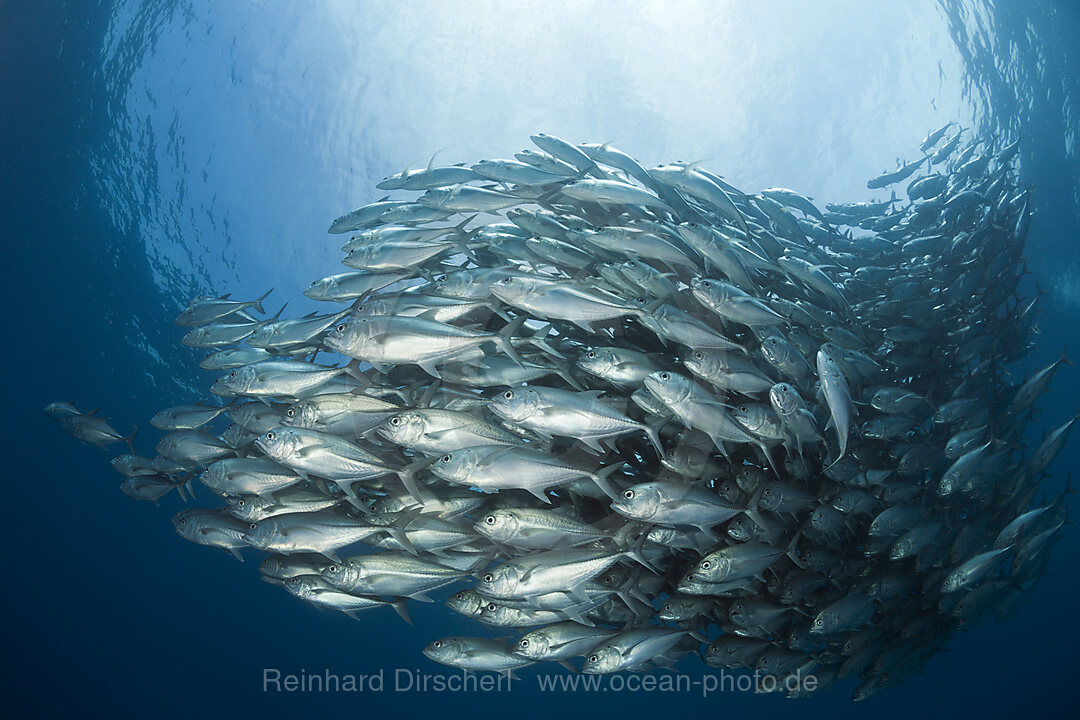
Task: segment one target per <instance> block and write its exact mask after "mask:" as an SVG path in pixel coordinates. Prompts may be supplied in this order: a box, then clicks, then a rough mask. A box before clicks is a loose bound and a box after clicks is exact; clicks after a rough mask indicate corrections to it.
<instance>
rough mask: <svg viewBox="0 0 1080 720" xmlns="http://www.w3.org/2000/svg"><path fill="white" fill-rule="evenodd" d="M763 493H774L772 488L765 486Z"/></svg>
mask: <svg viewBox="0 0 1080 720" xmlns="http://www.w3.org/2000/svg"><path fill="white" fill-rule="evenodd" d="M761 494H762V495H772V488H765V490H764V492H762V493H761Z"/></svg>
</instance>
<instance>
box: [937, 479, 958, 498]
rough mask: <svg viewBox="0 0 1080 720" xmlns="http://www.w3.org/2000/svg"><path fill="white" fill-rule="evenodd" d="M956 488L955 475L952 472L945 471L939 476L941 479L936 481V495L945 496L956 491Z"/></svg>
mask: <svg viewBox="0 0 1080 720" xmlns="http://www.w3.org/2000/svg"><path fill="white" fill-rule="evenodd" d="M956 488H957V482H956V476H955V475H953V474H952V473H945V474H944V475H942V476H941V480H940V481H938V485H937V489H936V492H937V494H938V497H947V496H949V495H952V494H953V493H954V492H956Z"/></svg>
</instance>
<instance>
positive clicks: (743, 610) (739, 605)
mask: <svg viewBox="0 0 1080 720" xmlns="http://www.w3.org/2000/svg"><path fill="white" fill-rule="evenodd" d="M747 612H748V608H747V607H746V603H745V602H743V601H742V600H736V601H735V602H733V603H731V607H730V608H728V620H730V621H731V622H733V623H735V624H736V625H746V624H747V622H749V619H750V618H749V616H748V615H747Z"/></svg>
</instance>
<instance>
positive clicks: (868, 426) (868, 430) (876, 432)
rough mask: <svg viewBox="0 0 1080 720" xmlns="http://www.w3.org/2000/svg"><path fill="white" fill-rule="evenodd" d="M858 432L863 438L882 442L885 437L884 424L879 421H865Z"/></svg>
mask: <svg viewBox="0 0 1080 720" xmlns="http://www.w3.org/2000/svg"><path fill="white" fill-rule="evenodd" d="M859 432H860V433H861V434H862V436H863V437H864V438H870V439H871V440H882V439H884V436H885V423H884V422H882V421H881V420H867V421H866V422H864V423H863V424H862V428H860V430H859Z"/></svg>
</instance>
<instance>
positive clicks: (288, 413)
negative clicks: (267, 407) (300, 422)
mask: <svg viewBox="0 0 1080 720" xmlns="http://www.w3.org/2000/svg"><path fill="white" fill-rule="evenodd" d="M285 414H286V415H288V416H289V417H296V411H295V410H293V409H292V408H289V409H288V410H286V411H285Z"/></svg>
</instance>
